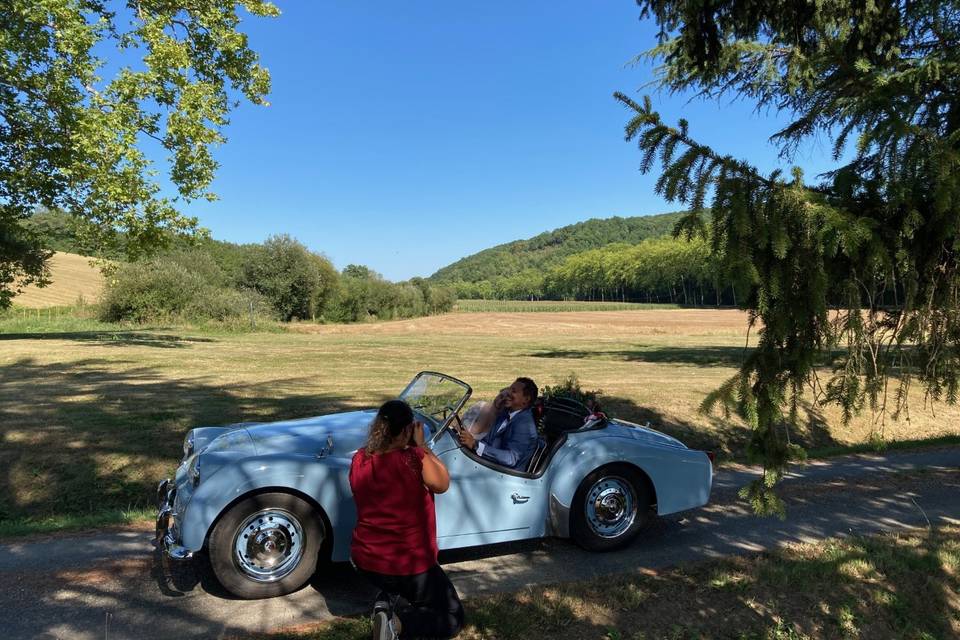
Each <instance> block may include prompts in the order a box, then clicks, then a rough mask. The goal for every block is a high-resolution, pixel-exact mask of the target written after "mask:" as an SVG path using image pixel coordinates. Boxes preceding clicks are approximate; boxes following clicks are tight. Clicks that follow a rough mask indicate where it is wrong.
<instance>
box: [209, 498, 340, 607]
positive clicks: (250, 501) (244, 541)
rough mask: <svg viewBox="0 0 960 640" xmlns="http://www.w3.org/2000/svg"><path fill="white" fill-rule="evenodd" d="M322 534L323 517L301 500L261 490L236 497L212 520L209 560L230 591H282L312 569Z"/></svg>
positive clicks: (254, 594) (253, 594)
mask: <svg viewBox="0 0 960 640" xmlns="http://www.w3.org/2000/svg"><path fill="white" fill-rule="evenodd" d="M323 536H324V530H323V523H322V521H321V520H320V517H319V515H318V514H317V513H316V512H315V511H314V509H313V507H312V506H311V505H310V504H308V503H307V502H306V501H304V500H301V499H300V498H298V497H296V496H294V495H290V494H288V493H261V494H258V495H255V496H250V497H249V498H246V499H245V500H241V501H240V502H238V503H237V504H235V505H234V506H233V507H231V508H230V510H229V511H228V512H227V513H226V514H224V516H223V517H222V518H220V521H219V522H217V524H216V526H215V527H214V529H213V532H212V533H211V534H210V546H209V552H210V564H211V566H212V568H213V573H214V574H215V575H216V576H217V579H218V580H219V581H220V584H222V585H223V587H224V588H225V589H226V590H227V591H229V592H230V593H232V594H234V595H235V596H238V597H240V598H269V597H272V596H281V595H285V594H287V593H291V592H293V591H296V590H297V589H299V588H300V587H302V586H303V585H304V583H306V582H307V580H309V579H310V576H312V575H313V572H314V571H315V570H316V567H317V553H318V552H319V550H320V545H321V543H322V541H323Z"/></svg>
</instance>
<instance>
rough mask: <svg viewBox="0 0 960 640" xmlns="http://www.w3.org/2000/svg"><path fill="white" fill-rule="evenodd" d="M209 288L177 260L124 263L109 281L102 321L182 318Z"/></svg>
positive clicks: (101, 307)
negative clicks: (188, 308)
mask: <svg viewBox="0 0 960 640" xmlns="http://www.w3.org/2000/svg"><path fill="white" fill-rule="evenodd" d="M206 287H207V285H206V283H204V282H203V280H202V278H201V277H200V275H199V274H196V273H193V272H191V271H190V270H189V269H187V268H186V267H184V266H183V265H181V264H179V263H178V262H176V261H172V260H166V259H160V258H158V259H154V260H150V261H148V262H140V263H130V264H124V265H121V266H119V267H117V269H116V271H115V272H114V273H113V275H112V276H111V277H110V279H109V280H107V286H106V289H105V290H104V293H103V298H102V299H101V302H100V319H101V320H104V321H106V322H117V321H120V320H131V321H133V322H150V321H155V320H159V319H164V318H167V317H170V316H174V315H180V314H182V313H183V312H184V311H185V310H186V308H187V307H188V306H189V305H190V304H191V303H192V302H193V301H194V300H196V299H197V298H198V297H199V296H200V294H201V292H202V291H203V290H204V289H205V288H206Z"/></svg>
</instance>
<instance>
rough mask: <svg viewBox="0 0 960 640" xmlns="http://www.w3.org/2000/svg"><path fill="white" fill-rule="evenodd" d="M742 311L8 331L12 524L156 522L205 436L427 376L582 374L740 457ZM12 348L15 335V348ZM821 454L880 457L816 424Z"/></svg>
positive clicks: (4, 392) (848, 433)
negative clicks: (237, 328)
mask: <svg viewBox="0 0 960 640" xmlns="http://www.w3.org/2000/svg"><path fill="white" fill-rule="evenodd" d="M745 321H746V316H745V315H744V314H742V313H740V312H737V311H710V310H649V311H609V312H554V313H477V314H463V313H457V314H448V315H444V316H435V317H428V318H419V319H415V320H404V321H396V322H385V323H378V324H362V325H326V326H317V325H305V324H304V325H293V326H292V327H291V328H290V330H289V331H286V332H281V333H217V332H215V331H211V330H209V329H207V330H200V329H195V328H155V329H151V330H138V329H122V328H107V329H104V328H100V327H97V328H90V329H89V330H87V329H86V328H83V329H82V330H69V329H64V328H61V329H51V330H47V331H37V332H34V331H33V330H30V332H25V330H24V329H23V328H22V327H21V326H19V325H17V326H14V325H9V326H10V327H11V328H8V329H5V325H4V324H3V323H2V322H0V343H2V349H0V443H2V444H0V469H2V474H0V523H2V522H3V521H6V522H22V521H24V520H26V519H30V520H38V519H43V518H50V517H63V516H82V515H85V514H90V513H98V512H104V511H107V510H123V509H135V508H141V507H148V506H149V505H150V504H151V501H152V493H153V490H154V487H155V484H156V481H157V479H158V478H161V477H164V476H165V475H167V474H169V473H170V472H171V471H172V470H173V468H174V466H175V464H176V461H177V460H178V458H179V456H180V443H181V439H182V436H183V434H184V432H185V431H186V430H187V429H188V428H190V427H192V426H196V425H211V424H224V423H229V422H236V421H242V420H274V419H282V418H294V417H302V416H309V415H315V414H318V413H322V412H327V411H338V410H344V409H349V408H355V407H369V406H373V405H376V404H378V403H380V402H382V401H383V400H385V399H387V398H389V397H391V396H392V395H394V394H396V393H398V392H399V391H400V390H401V389H402V388H403V386H404V385H405V383H406V382H407V381H408V380H409V379H410V377H411V376H412V375H413V374H414V373H415V372H417V371H419V370H423V369H434V370H439V371H443V372H447V373H449V374H451V375H455V376H457V377H460V378H462V379H463V380H465V381H467V382H469V383H470V384H472V385H473V387H474V390H475V397H478V398H490V397H492V396H493V395H494V393H495V392H496V390H497V389H499V388H500V387H501V386H503V385H504V384H506V383H508V382H509V381H511V380H512V379H513V378H514V377H516V376H518V375H529V376H531V377H533V378H534V379H535V380H536V381H537V382H538V383H539V384H540V385H541V386H543V385H546V384H556V383H558V382H560V381H562V380H563V379H564V378H565V377H567V376H568V375H569V374H571V373H573V374H576V375H577V376H578V377H579V378H580V381H581V384H582V385H583V387H584V388H588V389H601V390H602V391H603V394H604V398H605V399H606V400H605V402H606V408H607V409H608V411H609V412H610V413H611V414H613V415H616V416H619V417H623V418H626V419H630V420H634V421H637V422H641V423H642V422H646V421H650V422H651V424H652V425H653V426H655V427H657V428H659V429H662V430H663V431H666V432H668V433H671V434H673V435H676V436H677V437H679V438H681V439H682V440H684V441H685V442H687V443H688V444H690V445H692V446H698V447H703V448H708V447H709V448H714V449H718V450H720V451H725V452H727V454H728V455H729V454H736V453H737V452H738V451H739V449H740V445H741V444H742V443H743V441H744V440H745V438H746V437H747V431H746V429H745V427H744V425H743V424H741V423H740V422H739V421H737V420H736V419H731V420H725V419H722V418H721V417H719V416H703V415H700V414H699V413H698V412H697V407H698V405H699V404H700V402H701V400H702V399H703V396H704V394H705V393H707V392H708V391H710V390H712V389H714V388H715V387H716V386H717V385H719V384H720V383H721V382H722V381H723V380H725V379H726V378H727V377H728V376H730V375H731V374H732V373H733V372H734V370H735V368H736V366H737V363H738V362H739V360H740V358H741V357H742V354H743V349H744V341H745V336H746V333H745ZM4 331H6V332H4ZM923 404H924V403H923V398H922V397H921V396H919V395H918V396H917V397H916V398H914V402H913V411H912V414H911V418H912V421H911V422H910V423H909V424H908V423H906V422H902V423H894V422H890V421H888V423H887V426H886V431H885V435H886V438H887V439H888V440H900V439H916V438H932V437H937V436H943V435H958V434H960V419H958V418H960V411H958V409H957V407H947V406H937V407H935V409H936V411H935V412H931V411H930V407H927V408H924V406H923ZM809 415H810V417H811V418H812V422H811V427H810V428H809V429H808V430H807V432H806V433H804V434H802V438H801V439H802V440H803V441H804V442H805V443H806V444H809V445H812V446H815V447H828V446H831V445H838V444H839V445H846V444H853V443H859V442H863V441H865V440H867V439H869V437H870V434H871V432H872V429H873V425H872V423H871V420H870V418H869V417H864V418H862V419H860V420H858V421H857V422H856V423H855V424H853V425H851V426H850V427H848V428H844V427H841V426H840V425H839V423H838V420H837V414H836V412H835V411H833V410H832V409H823V408H810V413H809Z"/></svg>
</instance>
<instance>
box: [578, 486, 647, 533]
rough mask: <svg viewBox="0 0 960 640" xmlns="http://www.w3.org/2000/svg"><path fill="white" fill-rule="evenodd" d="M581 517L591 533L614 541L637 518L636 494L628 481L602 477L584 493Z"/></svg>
mask: <svg viewBox="0 0 960 640" xmlns="http://www.w3.org/2000/svg"><path fill="white" fill-rule="evenodd" d="M584 506H585V509H584V511H585V515H586V520H587V524H588V525H589V526H590V529H591V530H592V532H593V533H594V534H595V535H597V536H599V537H601V538H616V537H618V536H621V535H623V534H624V533H625V532H627V531H628V530H629V529H630V527H631V526H632V525H633V522H634V520H636V518H637V494H636V491H635V490H634V488H633V485H632V484H631V483H630V481H628V480H625V479H624V478H621V477H618V476H604V477H602V478H600V479H599V480H597V482H595V483H594V484H593V486H591V487H590V489H589V490H588V491H587V495H586V499H585V505H584Z"/></svg>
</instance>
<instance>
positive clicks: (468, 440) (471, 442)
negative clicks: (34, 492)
mask: <svg viewBox="0 0 960 640" xmlns="http://www.w3.org/2000/svg"><path fill="white" fill-rule="evenodd" d="M457 436H458V437H459V438H460V442H462V443H463V445H464V446H465V447H466V448H467V449H470V450H471V451H473V450H474V449H476V448H477V439H476V438H474V437H473V434H472V433H470V432H469V431H467V430H466V429H460V430H458V431H457Z"/></svg>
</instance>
